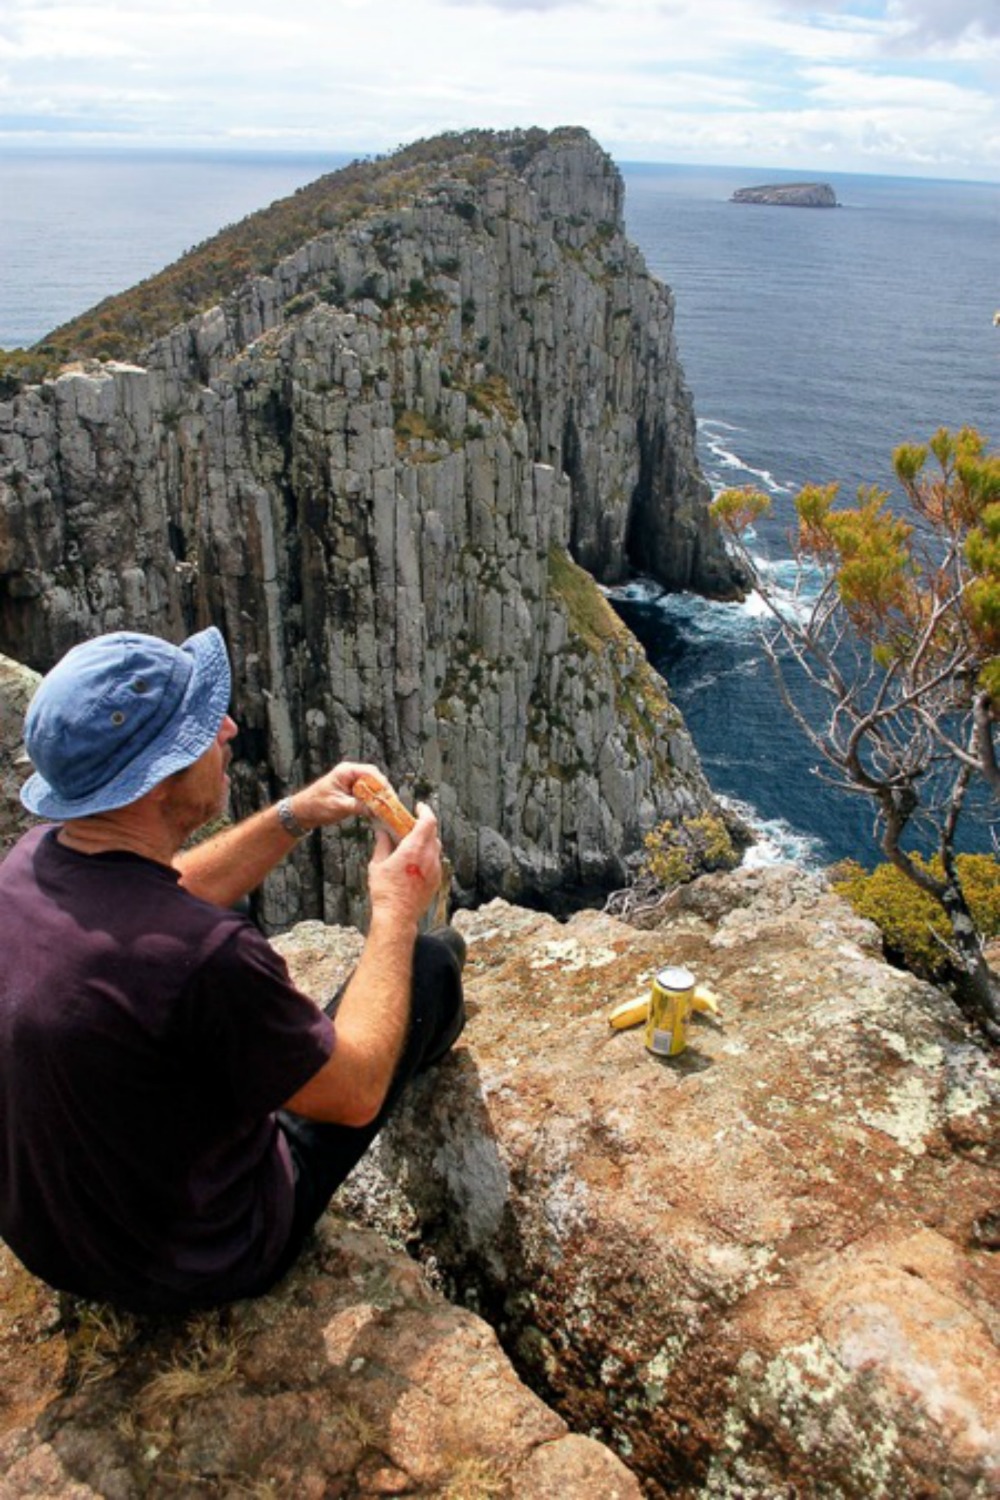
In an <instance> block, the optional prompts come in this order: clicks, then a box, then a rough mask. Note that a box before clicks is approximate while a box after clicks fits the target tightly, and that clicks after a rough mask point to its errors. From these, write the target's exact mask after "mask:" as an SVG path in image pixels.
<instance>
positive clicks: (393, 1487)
mask: <svg viewBox="0 0 1000 1500" xmlns="http://www.w3.org/2000/svg"><path fill="white" fill-rule="evenodd" d="M0 1349H2V1350H3V1354H4V1381H3V1388H2V1389H0V1496H2V1497H3V1500H23V1497H26V1496H29V1495H35V1496H44V1497H46V1500H134V1497H135V1496H138V1495H145V1496H149V1497H151V1500H152V1497H156V1500H168V1497H176V1500H180V1497H185V1500H186V1497H189V1496H193V1495H210V1496H236V1495H261V1496H264V1495H268V1496H274V1497H276V1500H324V1497H326V1496H332V1495H357V1496H359V1497H360V1496H367V1497H371V1500H374V1497H376V1496H384V1495H424V1496H437V1497H440V1500H479V1497H482V1500H488V1497H494V1500H504V1497H508V1500H550V1497H551V1496H554V1495H558V1496H559V1497H560V1500H592V1497H593V1496H595V1495H600V1496H601V1500H639V1495H640V1489H639V1485H638V1482H637V1481H636V1479H635V1478H634V1476H633V1475H632V1474H631V1473H630V1472H629V1471H628V1469H627V1468H626V1467H625V1465H624V1464H623V1463H622V1462H621V1460H620V1459H618V1458H616V1457H615V1456H614V1455H613V1454H612V1453H611V1452H610V1451H609V1450H608V1449H607V1448H605V1447H603V1446H602V1445H601V1444H600V1443H598V1442H596V1441H594V1440H593V1439H591V1438H588V1437H585V1436H581V1435H579V1434H575V1433H570V1432H569V1431H568V1430H567V1427H566V1423H565V1422H564V1421H563V1420H562V1419H561V1418H560V1417H559V1416H557V1415H556V1413H555V1412H553V1411H551V1410H550V1409H549V1408H547V1407H546V1406H545V1405H544V1404H543V1402H542V1401H540V1400H539V1399H538V1397H537V1396H534V1395H532V1394H531V1392H530V1391H528V1390H527V1389H526V1388H525V1387H524V1386H523V1385H522V1384H521V1382H520V1381H519V1380H518V1379H517V1377H516V1375H515V1374H514V1372H513V1370H512V1369H511V1367H510V1364H509V1362H508V1361H507V1359H506V1358H505V1356H504V1354H503V1353H502V1351H501V1349H500V1348H499V1345H498V1344H497V1340H496V1337H495V1335H494V1334H493V1332H492V1331H491V1329H490V1328H489V1327H488V1326H487V1325H486V1324H485V1323H484V1322H483V1321H482V1320H481V1319H480V1318H478V1317H476V1316H475V1315H474V1314H473V1313H471V1312H468V1311H466V1310H464V1309H460V1308H457V1307H453V1306H451V1305H450V1304H449V1303H447V1302H446V1301H445V1300H444V1299H443V1298H442V1297H441V1296H440V1294H438V1293H436V1292H434V1291H433V1290H432V1288H431V1287H430V1286H429V1285H428V1283H427V1280H426V1278H425V1277H424V1276H423V1274H422V1273H421V1271H420V1270H419V1269H418V1267H417V1266H415V1265H414V1264H413V1262H412V1261H410V1260H408V1259H407V1257H406V1256H405V1255H403V1254H402V1253H400V1252H399V1251H393V1250H390V1249H389V1248H388V1247H387V1246H386V1245H385V1244H384V1242H382V1241H381V1240H380V1239H379V1238H378V1236H376V1235H374V1234H372V1233H370V1232H368V1231H365V1230H363V1229H358V1228H354V1227H352V1226H350V1225H348V1224H345V1223H343V1222H342V1221H340V1220H338V1219H337V1218H335V1217H334V1216H333V1215H328V1216H327V1218H326V1219H325V1220H324V1222H323V1224H322V1225H321V1226H320V1229H319V1231H318V1234H317V1237H316V1239H315V1241H314V1243H313V1245H312V1246H311V1247H310V1249H309V1251H308V1252H307V1254H306V1255H305V1257H304V1258H303V1260H302V1261H301V1262H300V1264H299V1265H298V1266H297V1267H296V1268H295V1270H294V1271H293V1272H292V1273H291V1275H290V1276H289V1277H288V1278H287V1279H286V1280H285V1282H284V1283H283V1285H282V1286H281V1288H280V1289H279V1290H278V1291H276V1292H275V1293H273V1294H272V1295H271V1296H269V1297H265V1298H263V1299H261V1300H260V1301H259V1302H255V1303H240V1304H237V1305H236V1306H235V1307H234V1308H233V1309H231V1310H228V1311H224V1312H221V1313H214V1314H203V1315H201V1316H199V1317H195V1318H191V1319H188V1320H164V1321H161V1322H158V1323H157V1322H153V1321H152V1320H148V1319H138V1318H132V1317H127V1316H123V1315H121V1314H116V1313H115V1312H114V1311H113V1310H112V1309H110V1308H103V1307H99V1306H96V1305H87V1304H77V1305H73V1306H69V1305H66V1306H64V1307H63V1309H62V1316H60V1308H59V1306H58V1304H57V1299H56V1298H55V1296H54V1295H53V1294H51V1293H49V1292H47V1291H46V1290H45V1288H43V1287H42V1286H41V1285H40V1284H39V1283H38V1282H35V1281H34V1280H32V1278H30V1277H29V1276H28V1275H27V1273H26V1272H24V1271H23V1270H22V1269H21V1268H20V1267H19V1266H18V1265H17V1264H16V1262H15V1261H14V1260H13V1258H12V1257H11V1256H10V1254H9V1252H7V1251H6V1250H4V1249H3V1248H2V1247H0Z"/></svg>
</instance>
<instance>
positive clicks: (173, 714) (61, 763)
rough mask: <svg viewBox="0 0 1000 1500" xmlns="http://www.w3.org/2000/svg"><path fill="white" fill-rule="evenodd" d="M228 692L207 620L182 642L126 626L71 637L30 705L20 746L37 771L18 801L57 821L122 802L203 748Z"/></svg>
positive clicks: (218, 645)
mask: <svg viewBox="0 0 1000 1500" xmlns="http://www.w3.org/2000/svg"><path fill="white" fill-rule="evenodd" d="M229 692H230V675H229V659H228V657H227V655H226V647H225V644H224V642H223V639H222V636H221V635H220V634H219V632H218V631H217V630H216V629H215V627H214V626H210V627H209V629H208V630H202V631H199V633H198V634H197V635H193V636H191V637H190V639H189V640H186V641H185V642H184V644H183V645H181V646H172V645H171V644H170V642H169V641H163V640H160V638H159V637H158V636H155V635H139V634H137V633H134V632H131V631H124V630H120V631H115V632H113V633H112V634H111V635H99V636H98V637H97V638H96V639H95V640H92V641H84V642H82V644H81V645H79V646H74V647H73V649H72V650H71V651H68V652H67V653H66V655H65V656H64V657H63V658H62V660H61V661H60V662H57V663H56V665H55V666H54V667H53V668H52V671H51V672H49V673H48V675H47V676H46V677H44V678H43V679H42V683H41V686H40V687H39V688H38V691H37V692H36V693H35V696H34V698H32V700H31V703H30V704H29V705H28V712H27V716H26V717H25V721H24V745H25V749H26V750H27V752H28V755H29V757H30V759H31V762H32V764H33V765H34V767H35V774H34V775H33V776H29V778H28V780H27V781H26V782H25V783H24V786H23V787H22V788H21V801H22V802H23V803H24V805H25V807H26V808H27V809H28V811H29V812H33V813H35V814H37V816H38V817H40V818H53V819H57V820H62V819H64V818H86V817H89V816H90V815H91V814H92V813H99V812H110V811H111V810H112V809H113V808H116V807H127V806H128V805H129V803H131V802H135V801H137V800H138V799H139V798H140V797H142V796H145V794H146V792H148V791H151V790H152V788H153V787H154V786H156V785H157V784H158V783H159V782H161V781H163V780H164V779H165V778H166V777H167V776H170V775H171V774H172V773H173V772H174V771H182V770H183V769H184V767H185V766H190V765H192V764H193V762H194V761H196V760H197V759H198V757H199V756H200V755H203V754H204V752H205V751H206V750H207V749H208V747H209V746H210V745H211V744H212V742H213V741H214V740H215V737H216V735H217V734H218V732H219V729H220V727H221V724H222V720H223V718H224V717H225V714H226V710H227V709H228V707H229Z"/></svg>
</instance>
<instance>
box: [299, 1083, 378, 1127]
mask: <svg viewBox="0 0 1000 1500" xmlns="http://www.w3.org/2000/svg"><path fill="white" fill-rule="evenodd" d="M384 1102H385V1090H384V1089H381V1088H380V1089H372V1088H358V1087H357V1086H354V1087H352V1088H344V1087H343V1086H338V1085H337V1084H336V1083H331V1082H328V1081H327V1080H322V1081H320V1080H313V1081H312V1082H311V1083H309V1084H307V1085H306V1086H305V1088H303V1089H300V1090H299V1092H298V1093H297V1094H295V1095H293V1097H292V1098H291V1099H289V1100H288V1101H287V1103H286V1104H285V1108H286V1109H287V1110H288V1111H289V1112H290V1113H291V1114H294V1115H301V1116H302V1118H303V1119H304V1120H314V1121H315V1122H316V1123H317V1124H320V1125H345V1126H347V1127H348V1128H349V1129H351V1130H362V1129H364V1127H365V1126H366V1125H371V1123H372V1122H373V1121H374V1120H375V1119H376V1118H377V1116H378V1113H379V1111H380V1110H381V1108H382V1105H383V1103H384Z"/></svg>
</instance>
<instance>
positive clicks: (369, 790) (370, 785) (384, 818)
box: [351, 775, 417, 839]
mask: <svg viewBox="0 0 1000 1500" xmlns="http://www.w3.org/2000/svg"><path fill="white" fill-rule="evenodd" d="M351 791H352V793H353V795H354V796H355V797H357V799H358V801H359V802H363V803H364V805H365V807H366V808H367V809H368V811H369V812H370V813H371V815H372V817H374V818H378V820H379V822H380V823H384V824H385V826H386V828H388V830H389V832H390V833H391V834H392V836H393V838H396V839H402V838H405V837H406V835H407V834H408V833H409V831H410V829H411V828H413V827H414V826H415V825H416V821H417V820H416V818H415V817H414V816H413V814H412V813H411V812H408V811H407V810H406V808H405V807H404V806H403V804H402V802H400V800H399V798H398V797H397V796H396V793H395V792H394V791H393V790H392V787H389V786H385V785H384V784H383V783H382V782H381V781H376V780H375V777H374V776H367V775H365V776H359V777H358V778H357V780H356V781H355V783H354V785H353V787H352V788H351Z"/></svg>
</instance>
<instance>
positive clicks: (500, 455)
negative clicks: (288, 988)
mask: <svg viewBox="0 0 1000 1500" xmlns="http://www.w3.org/2000/svg"><path fill="white" fill-rule="evenodd" d="M445 148H446V149H445ZM366 181H367V182H368V186H367V188H366V193H365V196H364V197H363V199H362V200H358V201H354V200H352V203H351V206H350V211H349V212H343V211H341V210H339V209H338V210H337V212H334V211H333V210H332V209H331V219H332V220H333V221H335V227H333V228H331V229H329V230H328V231H326V232H323V233H320V234H318V235H315V236H313V237H312V238H310V239H309V240H307V241H306V242H305V243H302V244H301V245H299V246H298V247H297V248H295V249H294V250H293V251H292V252H291V253H290V254H287V255H286V256H285V257H284V258H283V259H280V260H279V261H278V262H277V263H276V264H275V265H274V267H273V269H272V270H271V272H270V274H268V275H266V276H249V277H247V278H245V279H243V280H242V281H241V282H240V283H239V284H238V285H237V286H236V287H235V289H234V290H233V291H232V292H231V293H229V294H228V295H227V296H226V297H225V298H224V299H223V300H222V301H221V302H219V303H217V304H216V305H214V306H209V307H207V308H205V310H204V311H201V312H199V313H198V314H197V315H195V316H194V317H192V318H189V319H188V320H187V321H185V322H183V323H181V324H179V325H177V326H175V327H173V328H172V329H170V330H169V331H167V332H165V333H163V334H161V335H160V336H159V337H157V338H155V339H154V340H153V341H152V342H151V343H150V344H149V345H148V346H147V347H145V348H144V349H142V350H135V352H133V353H132V354H131V355H130V358H129V359H128V360H127V361H124V360H121V359H119V360H117V361H103V362H102V361H94V360H91V359H87V360H84V361H82V362H80V363H78V364H76V365H70V366H69V367H67V368H65V369H63V370H62V372H61V373H59V374H58V375H56V376H55V377H54V378H51V379H47V380H45V381H43V382H42V383H41V384H39V385H35V386H27V387H25V388H23V389H21V390H20V391H18V392H16V393H15V394H14V395H13V397H12V399H10V400H9V401H7V402H5V403H3V404H0V649H2V650H3V651H5V652H7V653H8V654H9V655H10V656H12V657H13V658H15V659H17V660H19V661H22V662H24V663H27V664H29V665H30V666H32V667H35V668H38V669H44V668H46V667H47V666H48V665H50V664H51V662H52V661H53V660H54V659H56V657H57V656H58V655H59V654H60V653H61V652H62V651H63V650H64V649H65V648H66V647H68V646H69V645H70V644H72V643H73V642H74V641H76V640H78V639H80V638H81V637H83V636H85V635H88V634H91V633H93V632H95V631H99V630H107V629H114V628H119V627H123V626H129V627H133V628H140V629H148V630H151V631H158V632H162V633H164V634H168V635H171V636H173V637H175V638H176V637H179V636H180V635H182V634H183V633H184V632H186V631H188V630H190V629H192V628H195V627H196V626H198V625H201V624H204V623H207V622H209V621H212V622H214V623H216V624H218V625H219V626H220V628H221V629H222V630H223V632H224V634H225V636H226V639H227V642H228V645H229V648H230V651H231V654H232V658H233V665H234V679H235V682H236V684H237V689H236V692H237V699H236V704H235V707H236V711H237V715H238V717H239V720H240V724H241V730H242V735H241V740H240V744H239V759H238V761H237V762H236V764H235V766H234V796H235V804H236V808H237V811H240V812H245V811H248V810H250V809H251V808H253V807H255V806H257V805H259V804H261V803H263V802H267V801H270V800H272V799H273V798H274V797H275V796H276V795H277V794H278V793H280V792H281V791H283V790H284V789H285V788H287V787H290V786H293V785H295V784H296V783H301V782H302V781H303V780H305V779H307V778H308V777H310V776H313V775H315V774H318V772H319V771H320V770H321V769H323V768H325V767H326V766H328V765H329V764H330V763H332V762H334V761H336V760H338V759H340V758H342V757H355V758H356V757H360V758H363V759H370V760H375V761H377V762H379V763H381V764H382V765H384V766H385V767H386V768H387V770H388V771H389V773H390V774H391V775H392V776H393V778H394V779H395V780H396V781H397V782H398V783H400V785H401V786H402V787H403V789H404V790H405V791H407V792H409V793H410V794H412V795H420V796H428V795H433V797H434V799H435V801H436V804H437V806H438V808H439V811H440V813H441V816H442V822H443V825H444V827H445V829H446V837H447V840H448V850H449V854H450V855H451V858H452V861H453V864H454V868H455V875H456V890H457V893H458V895H459V896H460V897H461V898H463V899H473V898H476V897H483V896H488V895H492V894H502V895H505V896H520V897H524V896H527V897H530V898H533V899H537V898H542V899H551V898H553V895H554V893H556V892H559V893H563V894H564V893H566V892H567V891H569V892H572V891H573V890H577V891H587V890H590V891H593V890H595V889H599V888H601V887H607V886H609V885H613V884H616V883H621V882H622V881H623V880H624V879H625V878H626V877H627V874H628V871H629V868H630V865H631V863H632V862H633V861H634V859H635V857H636V854H637V851H638V850H639V849H640V848H641V844H642V839H643V837H644V835H645V834H646V833H647V832H648V831H649V830H650V829H651V828H652V827H653V826H654V825H656V824H658V823H660V822H661V821H662V820H664V819H674V820H676V821H679V820H682V819H683V818H685V817H690V816H697V815H699V814H701V813H703V812H705V811H706V810H710V809H712V808H713V806H714V804H713V799H712V796H711V792H710V790H709V788H708V786H707V784H706V782H705V779H704V777H703V775H702V773H701V770H700V767H699V764H698V760H697V756H696V754H695V751H694V749H693V746H692V744H691V741H690V739H689V737H688V735H687V733H686V730H685V728H684V725H683V724H682V722H681V720H680V716H679V715H678V713H677V712H676V710H675V709H674V708H673V707H672V706H671V704H670V702H669V700H668V697H667V692H666V688H665V686H664V684H663V683H662V682H661V681H660V680H659V679H657V678H656V677H655V675H654V674H653V673H652V672H651V671H650V669H649V667H648V665H647V663H646V661H645V658H644V655H643V653H642V651H641V649H640V648H639V647H638V645H637V643H636V642H635V641H634V640H633V639H632V637H631V636H630V635H629V633H628V632H627V631H626V630H624V628H623V627H622V626H621V625H620V624H619V622H618V621H617V619H616V617H615V616H614V614H613V612H612V611H611V609H610V608H609V606H608V604H607V602H606V600H605V599H604V598H603V597H602V594H601V591H600V588H599V584H601V583H611V582H615V581H617V580H620V579H622V578H623V577H625V576H627V574H628V573H629V571H630V570H631V569H636V568H638V569H642V570H644V571H646V572H649V573H651V574H652V575H653V576H655V577H656V578H658V579H659V580H660V581H661V582H663V583H664V584H665V585H667V586H668V587H670V588H693V589H697V590H701V591H703V592H706V593H711V594H716V595H725V594H731V593H733V592H735V591H737V590H738V588H739V586H740V580H739V579H738V577H737V576H736V575H735V574H734V570H733V565H732V564H731V563H730V561H729V560H728V559H727V556H726V554H725V551H724V548H723V546H722V544H721V542H720V540H719V538H718V536H717V535H716V533H715V532H714V530H713V528H712V525H711V523H710V519H709V515H708V511H707V504H706V502H707V499H708V491H707V486H706V484H705V481H704V479H703V477H702V475H701V473H700V470H699V467H698V463H697V458H696V455H695V435H694V418H693V412H692V406H691V400H690V397H689V394H688V391H687V387H686V385H685V383H684V378H683V374H682V371H681V368H680V365H679V362H678V359H677V353H676V348H675V344H674V335H673V303H672V298H671V295H670V293H669V291H668V290H667V289H666V288H665V287H663V286H662V285H661V284H660V283H658V282H656V281H655V280H654V279H653V278H652V277H651V276H650V275H649V274H648V272H647V270H646V267H645V265H644V263H643V261H642V258H641V256H640V255H639V253H638V251H637V250H636V249H635V248H634V247H633V246H632V245H631V244H630V243H629V241H628V240H627V238H626V236H625V233H624V229H623V220H622V183H621V179H620V177H619V175H618V173H617V171H616V170H615V168H614V166H613V164H612V163H611V161H610V160H609V159H608V157H607V156H606V155H605V154H604V153H603V152H602V151H601V150H600V149H599V148H598V147H597V145H596V144H595V143H594V142H593V141H592V140H591V139H590V138H589V137H588V136H587V135H586V134H585V133H583V132H580V131H573V130H568V131H559V132H555V133H553V134H551V135H548V136H546V135H544V134H543V133H541V132H528V133H515V134H512V135H509V136H492V135H487V134H486V133H480V132H475V133H472V134H470V135H467V136H461V137H455V138H448V139H447V140H446V142H445V143H444V147H442V146H441V144H440V143H438V147H437V149H435V150H434V151H432V152H428V151H427V150H426V149H424V150H420V149H418V148H411V149H410V150H409V151H408V152H407V151H404V152H401V153H399V154H398V155H397V156H395V157H393V158H390V159H389V160H388V161H386V162H385V163H382V164H380V166H379V168H378V170H374V169H373V171H372V173H369V174H368V178H366ZM331 182H334V179H331ZM331 192H333V189H332V188H331ZM174 274H175V278H176V276H177V275H180V276H183V263H182V266H181V271H180V272H176V271H175V273H174ZM116 307H117V311H116ZM128 307H129V304H128V303H127V302H123V303H122V305H121V306H120V307H119V306H118V305H117V304H114V303H112V304H108V305H107V307H106V308H105V309H103V310H101V311H100V317H99V320H98V321H99V323H100V324H101V325H102V326H107V327H108V328H122V327H127V326H128V323H129V318H130V317H131V316H132V314H130V313H129V311H128ZM116 320H117V321H116ZM64 334H65V331H64ZM71 334H72V330H71V331H70V335H69V337H70V346H69V347H70V350H71V349H72V343H71ZM63 342H64V344H65V338H64V341H63ZM82 347H83V348H84V349H85V348H86V347H89V346H87V345H83V346H82ZM364 857H365V854H364V846H363V845H362V844H361V843H359V842H358V841H357V840H353V841H352V840H351V839H350V838H344V837H340V836H330V837H329V838H324V839H323V840H320V839H318V838H317V839H314V840H311V841H310V843H309V845H308V846H306V847H303V848H302V849H301V850H300V851H298V853H297V854H296V856H295V858H294V859H293V860H292V861H291V862H290V863H289V865H288V866H287V867H286V869H285V871H284V873H283V875H282V876H281V877H280V878H279V879H278V880H276V881H275V882H272V884H271V886H270V887H269V890H268V894H267V897H266V900H265V913H264V914H265V917H266V919H267V920H268V921H270V922H272V923H274V924H284V923H286V922H288V921H290V920H293V919H295V918H297V917H301V916H303V915H314V916H319V915H322V916H325V917H327V918H333V919H344V918H346V917H348V916H350V915H356V914H357V906H356V900H355V897H354V895H353V894H352V893H355V892H357V890H358V889H359V888H360V885H361V871H362V866H363V861H364Z"/></svg>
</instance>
